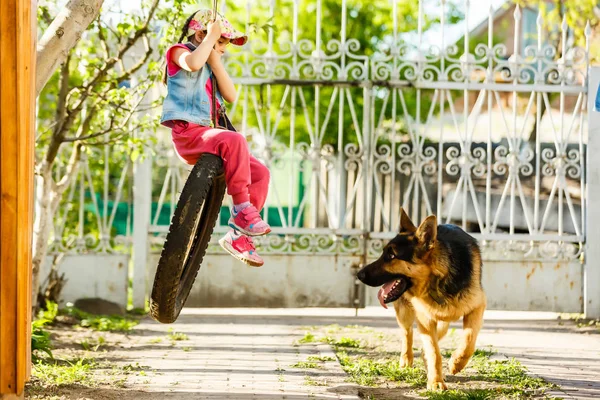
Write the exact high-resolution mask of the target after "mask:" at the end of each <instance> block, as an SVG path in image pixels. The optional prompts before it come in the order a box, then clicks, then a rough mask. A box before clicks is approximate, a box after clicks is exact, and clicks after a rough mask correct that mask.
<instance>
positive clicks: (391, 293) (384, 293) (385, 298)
mask: <svg viewBox="0 0 600 400" xmlns="http://www.w3.org/2000/svg"><path fill="white" fill-rule="evenodd" d="M408 288H409V280H408V279H407V278H406V277H398V278H396V279H395V280H393V281H390V282H388V283H385V284H384V285H383V286H382V287H381V289H379V293H377V298H378V299H379V303H380V304H381V306H382V307H383V308H387V304H388V303H391V302H393V301H396V300H398V299H399V298H400V296H402V294H403V293H404V292H406V291H407V290H408Z"/></svg>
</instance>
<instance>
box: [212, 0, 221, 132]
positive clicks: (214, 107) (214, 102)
mask: <svg viewBox="0 0 600 400" xmlns="http://www.w3.org/2000/svg"><path fill="white" fill-rule="evenodd" d="M217 2H218V0H213V10H212V11H213V13H212V22H215V21H216V20H217ZM210 79H211V81H212V112H213V125H214V127H215V128H217V127H218V126H219V117H218V111H217V79H216V78H215V74H212V75H211V77H210Z"/></svg>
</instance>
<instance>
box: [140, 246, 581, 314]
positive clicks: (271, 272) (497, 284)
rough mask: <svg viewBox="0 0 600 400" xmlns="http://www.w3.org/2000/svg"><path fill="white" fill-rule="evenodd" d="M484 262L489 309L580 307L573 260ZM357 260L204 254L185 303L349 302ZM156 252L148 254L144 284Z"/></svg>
mask: <svg viewBox="0 0 600 400" xmlns="http://www.w3.org/2000/svg"><path fill="white" fill-rule="evenodd" d="M494 259H495V260H494V261H489V260H488V261H484V268H483V286H484V289H485V291H486V293H487V296H488V308H489V309H495V310H518V311H554V312H581V311H582V308H583V300H582V296H583V279H582V276H583V267H582V265H581V264H580V263H579V262H576V261H574V262H570V263H566V262H560V263H558V262H539V261H520V262H517V261H498V258H496V257H495V258H494ZM359 261H360V260H359V259H358V258H353V257H335V256H300V255H295V256H275V255H273V256H266V257H265V265H264V266H263V267H262V268H252V267H248V266H245V265H243V264H242V263H240V262H239V261H237V260H235V259H233V257H231V256H229V255H210V256H207V257H206V259H205V262H204V265H203V266H202V268H201V270H200V273H199V274H198V277H197V278H196V283H195V284H194V288H193V289H192V293H191V294H190V298H189V299H188V302H187V305H188V306H190V307H353V300H354V290H355V286H354V282H355V279H354V276H353V273H354V270H353V268H352V264H354V263H358V262H359ZM157 262H158V254H153V255H152V257H151V258H150V263H151V266H152V267H151V270H150V271H149V278H150V283H151V281H152V279H153V278H154V269H155V268H156V263H157ZM361 290H364V303H365V305H367V306H373V305H379V303H378V301H377V297H376V294H377V290H378V289H376V288H368V287H365V286H364V285H361Z"/></svg>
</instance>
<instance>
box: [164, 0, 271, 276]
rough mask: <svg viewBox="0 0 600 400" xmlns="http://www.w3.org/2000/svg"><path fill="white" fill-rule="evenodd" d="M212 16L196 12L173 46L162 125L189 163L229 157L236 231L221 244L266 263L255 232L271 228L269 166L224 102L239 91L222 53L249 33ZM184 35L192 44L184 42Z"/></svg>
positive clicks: (239, 255) (248, 259)
mask: <svg viewBox="0 0 600 400" xmlns="http://www.w3.org/2000/svg"><path fill="white" fill-rule="evenodd" d="M212 16H213V12H212V11H211V10H200V11H197V12H196V13H194V14H192V15H191V16H190V17H189V18H188V19H187V21H186V22H185V25H184V26H183V29H182V33H181V37H180V38H179V42H178V43H177V44H175V45H173V46H171V47H170V48H169V49H168V50H167V53H166V58H167V68H166V74H165V75H166V76H165V79H166V82H167V96H166V98H165V100H164V103H163V113H162V118H161V124H163V125H164V126H166V127H168V128H171V129H172V133H171V138H172V140H173V144H174V147H175V150H176V152H177V154H178V155H179V157H180V158H181V159H182V160H183V161H185V162H186V163H187V164H189V165H194V164H195V163H196V161H197V160H198V158H199V157H200V155H201V154H202V153H209V154H214V155H217V156H219V157H221V158H222V159H223V166H224V169H225V181H226V184H227V193H228V194H229V195H230V196H231V197H232V199H233V209H232V210H231V218H230V219H229V226H230V227H231V228H232V229H231V230H230V231H229V232H227V233H226V234H225V236H224V237H223V238H222V239H220V240H219V243H220V244H221V246H222V247H223V248H224V249H225V250H226V251H227V252H229V253H230V254H231V255H232V256H234V257H235V258H237V259H238V260H240V261H242V262H244V263H246V264H248V265H251V266H255V267H260V266H262V265H263V264H264V261H263V259H262V258H261V257H260V256H259V255H258V254H257V252H256V248H255V247H254V243H253V242H252V239H251V236H261V235H266V234H267V233H269V232H270V231H271V228H270V227H269V225H268V224H267V223H266V222H265V221H263V220H262V218H261V217H260V214H259V212H260V210H261V209H262V207H263V205H264V204H265V200H266V198H267V193H268V189H269V170H268V169H267V167H265V166H264V165H263V164H261V163H260V162H259V161H258V160H257V159H256V158H254V157H253V156H252V155H251V154H250V151H249V149H248V143H247V142H246V139H245V137H244V136H242V135H241V134H240V133H238V132H235V130H234V128H233V126H231V124H230V123H229V121H228V119H227V117H226V115H225V113H224V104H223V103H224V100H225V101H227V102H233V101H235V99H236V97H237V92H236V89H235V86H234V84H233V82H232V80H231V78H230V77H229V75H228V74H227V72H226V71H225V68H224V66H223V64H222V62H221V57H222V56H223V54H224V53H225V49H226V47H227V45H229V44H234V45H236V46H243V45H244V44H245V43H246V41H247V40H248V37H247V36H246V35H244V34H243V33H241V32H238V31H237V30H235V29H234V28H233V26H232V25H231V24H230V23H229V21H227V20H226V19H225V18H224V17H223V16H222V15H220V14H217V18H216V21H214V20H213V18H212ZM212 21H214V22H212ZM184 39H187V42H188V43H186V44H183V43H182V42H183V40H184ZM213 82H216V83H217V87H216V98H215V97H213V96H212V91H213V90H214V89H215V88H214V86H213ZM211 98H213V99H215V100H216V101H215V102H216V105H215V104H212V103H213V102H212V101H211ZM215 112H217V113H219V114H220V115H221V117H222V118H221V121H223V123H224V124H225V125H227V127H228V129H221V128H220V127H218V126H215V123H214V122H213V121H214V120H218V118H211V117H214V116H215V114H214V113H215Z"/></svg>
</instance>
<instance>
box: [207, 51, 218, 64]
mask: <svg viewBox="0 0 600 400" xmlns="http://www.w3.org/2000/svg"><path fill="white" fill-rule="evenodd" d="M206 62H207V63H208V65H210V66H211V67H215V66H218V65H220V64H221V53H219V52H218V51H216V50H212V51H211V52H210V55H209V56H208V60H206Z"/></svg>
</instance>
